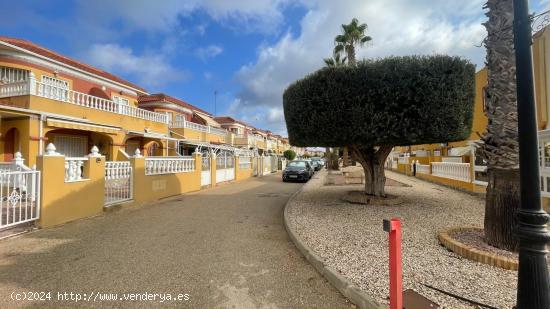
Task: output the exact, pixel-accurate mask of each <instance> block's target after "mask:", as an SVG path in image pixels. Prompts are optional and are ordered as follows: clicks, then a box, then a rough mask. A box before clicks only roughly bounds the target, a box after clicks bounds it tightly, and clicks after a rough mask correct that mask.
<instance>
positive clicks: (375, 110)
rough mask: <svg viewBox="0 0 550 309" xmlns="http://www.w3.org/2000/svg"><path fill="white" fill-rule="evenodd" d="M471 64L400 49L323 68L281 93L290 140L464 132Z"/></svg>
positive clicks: (440, 137)
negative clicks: (398, 54) (351, 63)
mask: <svg viewBox="0 0 550 309" xmlns="http://www.w3.org/2000/svg"><path fill="white" fill-rule="evenodd" d="M474 74H475V67H474V65H472V64H471V63H470V62H468V61H466V60H463V59H461V58H458V57H449V56H441V55H440V56H407V57H390V58H385V59H379V60H372V61H362V62H360V63H358V64H357V66H343V67H330V68H328V67H327V68H323V69H320V70H319V71H317V72H315V73H313V74H311V75H308V76H306V77H305V78H303V79H301V80H298V81H296V82H294V83H293V84H292V85H290V86H289V87H288V88H287V89H286V91H285V93H284V95H283V105H284V113H285V120H286V124H287V129H288V134H289V139H290V143H291V144H292V145H296V146H327V147H337V146H348V145H372V146H380V145H412V144H424V143H442V142H450V141H458V140H463V139H466V138H467V137H468V136H469V135H470V131H471V126H472V118H473V104H474V95H475V78H474Z"/></svg>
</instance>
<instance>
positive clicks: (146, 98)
mask: <svg viewBox="0 0 550 309" xmlns="http://www.w3.org/2000/svg"><path fill="white" fill-rule="evenodd" d="M163 101H164V102H169V103H174V104H176V105H179V106H181V107H185V108H188V109H190V110H192V111H196V112H199V113H203V114H206V115H208V116H212V115H211V114H210V113H209V112H207V111H205V110H202V109H200V108H198V107H196V106H195V105H192V104H189V103H187V102H185V101H182V100H180V99H176V98H174V97H171V96H169V95H166V94H164V93H155V94H149V95H142V96H139V98H138V102H139V103H146V102H163Z"/></svg>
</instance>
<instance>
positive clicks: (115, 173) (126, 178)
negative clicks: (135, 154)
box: [104, 161, 133, 206]
mask: <svg viewBox="0 0 550 309" xmlns="http://www.w3.org/2000/svg"><path fill="white" fill-rule="evenodd" d="M132 198H133V187H132V167H131V166H130V162H129V161H107V162H105V202H104V205H105V206H110V205H113V204H117V203H121V202H125V201H130V200H132Z"/></svg>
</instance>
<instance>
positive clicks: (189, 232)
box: [0, 174, 352, 308]
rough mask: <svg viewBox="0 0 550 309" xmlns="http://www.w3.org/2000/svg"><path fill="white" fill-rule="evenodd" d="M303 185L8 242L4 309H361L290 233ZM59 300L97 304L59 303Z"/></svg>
mask: <svg viewBox="0 0 550 309" xmlns="http://www.w3.org/2000/svg"><path fill="white" fill-rule="evenodd" d="M301 185H302V184H289V183H282V182H281V181H280V174H276V175H270V176H268V177H264V178H253V179H250V180H247V181H244V182H240V183H236V184H229V185H223V186H220V187H218V188H214V189H208V190H204V191H201V192H197V193H193V194H188V195H183V196H178V197H173V198H170V199H166V200H164V201H161V202H159V203H157V204H154V205H149V206H145V207H139V208H133V209H132V208H128V209H122V210H119V211H113V212H109V213H107V214H106V215H104V216H100V217H97V218H92V219H88V220H80V221H77V222H73V223H69V224H67V225H65V226H62V227H58V228H54V229H48V230H41V231H37V232H33V233H29V234H26V235H24V236H21V237H17V238H12V239H8V240H4V241H0V308H12V307H15V306H18V307H27V308H39V307H40V308H42V307H49V308H60V307H75V306H79V307H142V308H151V307H178V308H351V307H352V305H351V304H350V303H349V302H348V301H347V300H346V299H345V298H343V296H341V295H340V294H339V293H338V292H337V291H336V290H335V289H334V288H332V287H331V286H330V284H329V283H328V282H326V281H325V280H324V279H323V278H322V277H321V276H320V275H319V274H318V273H317V272H316V271H315V270H314V269H313V267H311V266H310V265H309V264H308V262H307V261H306V260H305V259H304V258H303V257H302V256H301V255H300V253H299V252H298V251H297V250H296V248H295V247H294V245H293V244H292V242H291V241H290V239H289V238H288V236H287V234H286V231H285V229H284V226H283V220H282V211H283V207H284V204H285V202H286V201H287V200H288V198H289V197H290V195H292V193H294V192H296V191H297V190H298V189H299V188H300V187H301ZM82 198H83V199H84V198H86V197H85V196H83V197H82ZM67 207H78V205H67ZM14 291H15V292H31V291H32V292H51V294H50V297H51V301H33V302H29V301H19V302H13V301H11V300H10V297H11V296H14V297H15V296H17V295H19V296H17V297H23V296H22V295H21V294H12V292H14ZM58 292H67V293H71V292H73V293H80V297H82V298H84V297H86V298H89V297H90V295H92V297H93V298H95V299H96V302H94V301H93V300H92V301H85V300H80V301H79V302H75V301H70V300H67V301H57V299H58V297H59V296H60V295H58ZM92 293H93V294H92ZM97 293H119V294H118V296H117V297H118V298H119V299H120V298H121V297H131V296H130V295H128V294H126V295H122V293H138V294H140V295H137V296H136V295H134V297H142V298H144V297H146V296H147V295H145V294H144V293H149V294H152V293H161V294H163V293H171V295H172V296H171V297H172V298H174V297H176V296H177V294H180V293H181V294H188V295H189V300H188V301H166V302H164V303H161V302H160V301H159V300H160V295H157V296H155V297H157V300H156V301H154V300H149V301H137V300H134V301H130V300H126V301H120V300H119V301H101V302H100V301H97V299H98V298H101V297H106V296H105V295H103V294H101V295H99V294H97ZM10 294H11V296H10ZM84 294H86V296H84ZM98 295H99V297H98ZM26 296H27V297H28V296H29V295H26ZM31 296H35V298H36V296H39V297H43V298H45V297H46V296H48V294H43V295H40V294H34V295H31ZM62 296H65V295H62ZM153 296H154V295H150V296H148V297H150V298H152V297H153ZM66 297H67V298H70V297H71V295H70V294H67V295H66ZM76 297H77V295H76V294H73V299H75V298H76ZM96 297H98V298H96ZM181 297H185V296H183V295H182V296H181Z"/></svg>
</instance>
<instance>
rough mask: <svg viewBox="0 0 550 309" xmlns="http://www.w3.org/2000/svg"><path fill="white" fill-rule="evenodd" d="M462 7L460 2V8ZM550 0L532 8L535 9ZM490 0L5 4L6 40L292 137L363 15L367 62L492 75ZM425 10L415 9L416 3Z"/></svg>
mask: <svg viewBox="0 0 550 309" xmlns="http://www.w3.org/2000/svg"><path fill="white" fill-rule="evenodd" d="M455 2H456V3H455ZM549 2H550V1H549V0H540V1H531V5H532V9H533V10H534V11H541V10H542V8H543V7H548V6H549V5H548V4H549ZM483 3H484V0H463V1H446V0H445V1H443V0H442V1H435V2H434V1H431V0H417V1H410V0H394V1H391V2H389V1H386V0H368V1H367V0H340V1H333V0H317V1H315V0H302V1H291V0H232V1H228V0H202V1H200V0H164V1H146V0H133V1H132V0H119V1H109V0H95V1H92V0H88V1H28V0H18V1H10V0H3V1H0V11H2V12H10V13H9V14H5V13H3V14H2V18H1V19H0V29H2V30H1V32H0V34H1V35H7V36H13V37H17V38H23V39H28V40H31V41H33V42H35V43H37V44H40V45H42V46H45V47H47V48H49V49H52V50H55V51H57V52H60V53H62V54H64V55H67V56H69V57H72V58H76V59H78V60H81V61H84V62H87V63H89V64H92V65H94V66H97V67H100V68H102V69H105V70H107V71H109V72H111V73H114V74H116V75H119V76H121V77H122V78H125V79H128V80H130V81H132V82H135V83H138V84H140V85H141V86H143V87H145V88H146V89H147V90H148V91H149V92H151V93H155V92H164V93H167V94H169V95H171V96H175V97H177V98H181V99H183V100H185V101H188V102H190V103H192V104H194V105H196V106H198V107H200V108H203V109H205V110H207V111H209V112H211V113H214V91H217V92H218V96H217V115H227V114H228V115H232V116H234V117H238V118H241V119H243V120H245V121H248V122H250V123H252V124H253V125H256V126H258V127H260V128H264V129H270V130H272V131H274V132H276V133H280V134H286V128H285V126H284V119H283V113H282V92H283V91H284V89H285V88H286V87H287V86H288V84H289V83H291V82H292V81H294V80H296V79H298V78H300V77H302V76H304V75H305V74H307V73H309V72H312V71H314V70H316V69H318V68H320V67H321V66H322V65H323V63H322V58H323V57H328V56H330V54H331V50H332V48H333V44H332V39H333V38H334V36H335V35H336V34H338V32H339V25H340V24H342V23H346V22H349V20H351V18H352V17H358V18H359V19H360V20H361V21H363V22H366V23H368V24H369V33H368V34H369V35H371V36H372V37H373V44H372V45H371V46H368V47H367V48H364V49H362V50H361V51H360V52H359V56H360V57H383V56H388V55H405V54H431V53H448V54H453V55H459V56H463V57H465V58H468V59H470V60H471V61H472V62H473V63H475V64H476V65H478V68H481V66H482V65H483V58H484V56H485V51H484V49H483V48H480V47H476V46H475V45H478V44H479V43H480V42H481V40H482V39H483V37H484V36H485V31H484V29H483V27H482V26H481V22H483V21H484V20H485V16H484V15H483V10H482V6H483ZM412 4H414V5H412Z"/></svg>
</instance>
